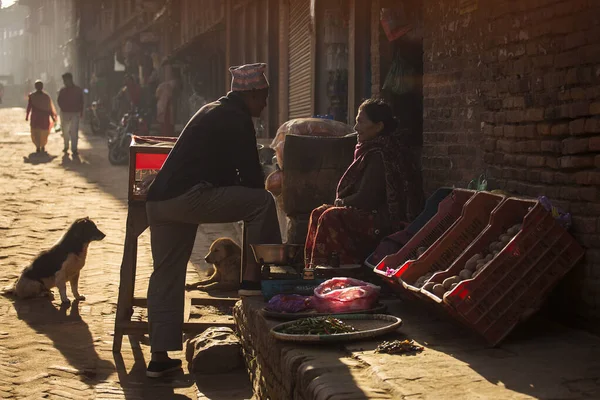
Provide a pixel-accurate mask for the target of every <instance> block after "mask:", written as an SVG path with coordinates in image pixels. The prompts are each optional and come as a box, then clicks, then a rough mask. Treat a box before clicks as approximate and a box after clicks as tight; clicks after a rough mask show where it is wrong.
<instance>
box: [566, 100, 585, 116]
mask: <svg viewBox="0 0 600 400" xmlns="http://www.w3.org/2000/svg"><path fill="white" fill-rule="evenodd" d="M586 115H590V104H589V103H588V102H579V103H573V104H571V106H570V107H569V117H570V118H577V117H582V116H586Z"/></svg>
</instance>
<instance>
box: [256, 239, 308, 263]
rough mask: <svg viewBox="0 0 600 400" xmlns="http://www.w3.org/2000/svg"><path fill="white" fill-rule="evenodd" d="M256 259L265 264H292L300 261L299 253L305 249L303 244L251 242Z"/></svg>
mask: <svg viewBox="0 0 600 400" xmlns="http://www.w3.org/2000/svg"><path fill="white" fill-rule="evenodd" d="M250 247H252V252H253V253H254V259H255V260H256V262H257V263H259V264H262V265H265V264H272V265H291V264H293V263H295V262H298V258H299V255H300V254H302V252H303V251H304V246H303V245H301V244H251V245H250Z"/></svg>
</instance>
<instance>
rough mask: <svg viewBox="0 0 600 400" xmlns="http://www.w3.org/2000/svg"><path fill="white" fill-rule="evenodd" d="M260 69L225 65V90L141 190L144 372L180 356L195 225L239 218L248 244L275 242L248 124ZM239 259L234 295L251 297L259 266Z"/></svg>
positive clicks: (257, 107)
mask: <svg viewBox="0 0 600 400" xmlns="http://www.w3.org/2000/svg"><path fill="white" fill-rule="evenodd" d="M265 69H266V65H265V64H252V65H244V66H241V67H232V68H230V71H231V73H232V75H233V79H232V83H231V92H229V93H228V94H227V96H225V97H222V98H220V99H219V100H218V101H216V102H214V103H210V104H207V105H206V106H204V107H203V108H201V109H200V111H198V112H197V113H196V114H195V115H194V117H192V119H191V120H190V121H189V122H188V124H187V125H186V127H185V128H184V130H183V132H181V136H180V137H179V139H178V140H177V143H176V144H175V147H174V148H173V150H172V151H171V153H170V154H169V157H168V158H167V160H166V161H165V164H164V165H163V168H162V169H161V170H160V172H159V173H158V175H157V177H156V179H155V180H154V182H153V183H152V185H151V186H150V189H149V191H148V196H147V202H146V211H147V215H148V222H149V224H150V234H151V246H152V257H153V259H154V272H153V273H152V276H151V278H150V284H149V287H148V320H149V325H150V347H151V351H152V359H151V361H150V364H149V365H148V369H147V371H146V374H147V375H148V376H149V377H160V376H163V375H164V374H166V373H168V372H171V371H173V370H177V369H179V368H180V367H181V360H174V359H170V358H169V356H168V354H167V352H168V351H174V350H180V349H181V348H182V330H181V327H182V323H183V308H184V289H185V275H186V269H187V263H188V261H189V258H190V255H191V253H192V248H193V246H194V240H195V238H196V231H197V229H198V225H199V224H204V223H208V224H210V223H226V222H236V221H244V223H245V227H246V231H247V238H248V242H249V243H251V244H258V243H281V235H280V230H279V223H278V219H277V211H276V208H275V202H274V200H273V197H272V196H271V194H270V193H269V192H267V191H266V190H265V188H264V176H263V173H262V169H261V166H260V162H259V158H258V151H257V147H256V137H255V131H254V126H253V123H252V117H258V116H260V114H261V112H262V110H263V109H264V108H265V107H266V105H267V97H268V87H269V86H268V82H267V80H266V77H265V75H264V71H265ZM245 251H249V253H247V254H251V252H250V250H249V248H247V249H245ZM247 258H248V264H247V265H246V271H245V275H244V277H243V281H242V286H241V289H240V295H259V294H260V269H259V267H258V266H257V265H256V263H255V262H254V260H253V257H247Z"/></svg>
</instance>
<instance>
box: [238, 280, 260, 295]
mask: <svg viewBox="0 0 600 400" xmlns="http://www.w3.org/2000/svg"><path fill="white" fill-rule="evenodd" d="M238 296H262V290H261V286H260V282H252V281H242V283H241V285H240V290H238Z"/></svg>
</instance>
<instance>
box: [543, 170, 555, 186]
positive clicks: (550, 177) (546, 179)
mask: <svg viewBox="0 0 600 400" xmlns="http://www.w3.org/2000/svg"><path fill="white" fill-rule="evenodd" d="M540 181H541V182H543V183H554V182H555V179H554V172H551V171H542V173H541V174H540Z"/></svg>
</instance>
